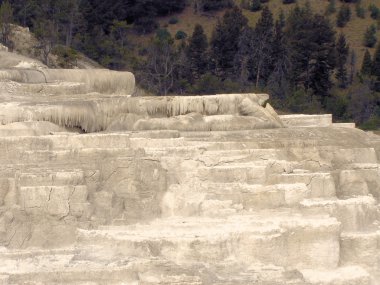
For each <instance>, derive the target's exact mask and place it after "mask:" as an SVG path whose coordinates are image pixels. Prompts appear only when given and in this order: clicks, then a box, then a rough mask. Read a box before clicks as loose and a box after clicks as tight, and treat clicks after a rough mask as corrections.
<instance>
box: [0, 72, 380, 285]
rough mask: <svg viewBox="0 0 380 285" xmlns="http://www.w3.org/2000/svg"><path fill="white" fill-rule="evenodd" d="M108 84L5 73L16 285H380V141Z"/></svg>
mask: <svg viewBox="0 0 380 285" xmlns="http://www.w3.org/2000/svg"><path fill="white" fill-rule="evenodd" d="M23 72H25V71H23ZM45 73H46V74H49V71H48V70H47V71H45ZM4 74H5V75H4ZM99 74H100V75H102V72H100V71H99V72H98V73H97V72H91V73H90V75H88V76H89V77H87V75H86V74H84V75H83V74H82V75H81V77H78V78H77V81H79V82H77V81H76V82H74V83H75V84H76V85H75V84H74V83H73V82H71V83H70V81H68V80H74V79H73V75H72V74H70V73H68V74H66V73H63V77H62V78H60V77H59V75H57V73H54V72H52V73H51V75H50V77H49V78H50V79H49V80H51V81H52V82H49V83H46V82H45V83H43V82H41V83H33V84H41V86H46V84H47V85H49V84H53V83H54V84H55V85H56V86H55V87H51V86H50V87H49V88H45V87H44V88H45V89H43V90H44V92H42V93H38V92H35V90H36V88H37V87H36V86H30V85H31V83H30V82H19V81H22V80H19V77H17V76H19V73H12V72H11V73H7V71H3V75H1V74H0V77H1V78H3V82H0V85H1V86H2V87H1V88H0V89H1V90H2V93H1V94H3V95H0V97H1V98H2V101H1V102H2V103H1V105H0V119H1V120H2V122H3V124H4V125H3V126H1V128H0V146H1V149H2V150H3V151H2V152H1V153H0V162H1V163H0V284H33V285H37V284H81V285H84V284H134V285H140V284H141V285H143V284H144V285H145V284H146V285H147V284H152V285H153V284H167V285H169V284H182V285H195V284H197V285H201V284H204V285H211V284H212V285H213V284H217V285H219V284H220V285H227V284H228V285H235V284H238V285H239V284H241V285H243V284H244V285H248V284H260V285H261V284H262V285H272V284H274V285H277V284H278V285H280V284H281V285H282V284H289V285H295V284H296V285H312V284H318V285H379V284H380V207H379V199H380V164H379V158H380V137H379V136H376V135H374V134H370V133H366V132H363V131H361V130H358V129H355V128H353V126H352V125H346V124H345V125H339V124H333V123H332V122H331V117H328V116H322V117H318V116H311V117H309V116H297V115H294V116H287V117H286V118H284V121H282V119H281V117H279V116H277V114H276V113H275V111H274V110H273V109H272V108H271V107H270V105H268V104H267V105H265V102H266V100H267V99H268V96H267V95H256V94H232V95H213V96H209V97H188V98H178V97H167V98H156V97H155V98H150V97H143V98H135V97H131V96H130V95H131V93H132V91H130V89H124V91H123V92H124V93H123V92H122V93H117V92H116V93H117V94H116V93H114V92H113V91H115V90H118V91H120V88H127V87H126V86H129V85H128V84H129V83H130V84H134V79H133V80H132V79H131V81H130V82H129V83H128V84H126V83H124V85H123V86H124V87H123V86H122V87H120V86H119V87H120V88H119V87H117V86H116V87H117V88H116V87H115V86H114V87H112V88H110V89H107V88H108V87H107V86H105V87H104V85H102V88H100V87H99V86H98V85H96V84H95V83H94V82H95V81H96V76H99ZM107 74H108V75H107V76H106V77H105V78H103V81H102V82H103V83H104V82H107V80H110V82H111V83H112V82H113V81H112V80H113V79H112V75H110V74H109V73H107ZM54 76H55V77H54ZM108 76H110V77H108ZM119 76H121V77H122V76H123V74H118V75H117V78H120V77H119ZM126 76H127V77H126V78H131V75H130V74H128V75H126ZM36 78H37V79H38V77H36ZM87 78H90V79H91V80H87ZM37 79H35V80H37ZM59 79H61V80H62V82H61V81H56V80H59ZM10 80H15V81H10ZM17 80H18V81H17ZM132 81H133V82H132ZM10 83H12V86H13V85H14V88H13V89H12V92H9V88H8V87H9V84H10ZM111 83H109V84H111ZM70 84H74V85H75V86H77V87H78V86H79V85H80V87H78V88H77V87H75V88H77V89H75V88H74V89H75V90H76V91H75V92H74V91H73V90H74V89H73V88H71V87H72V86H74V85H72V86H71V87H70V88H67V86H68V85H70ZM78 84H79V85H78ZM107 84H108V83H107ZM107 84H106V85H107ZM111 85H112V84H111ZM57 86H58V87H57ZM7 88H8V89H7ZM60 88H61V89H60ZM88 88H95V91H98V92H97V93H89V94H85V95H83V94H82V95H80V93H81V92H83V90H85V91H86V90H88ZM115 88H116V89H115ZM128 88H130V86H129V87H128ZM4 90H8V91H4ZM128 90H129V91H128ZM99 91H101V92H99ZM111 91H112V92H111ZM28 92H29V93H28ZM32 95H33V96H35V97H33V98H32V97H31V96H32ZM16 110H17V111H20V110H21V111H22V113H18V112H16V113H15V111H16ZM66 110H69V111H68V112H67V113H66ZM99 131H101V132H99Z"/></svg>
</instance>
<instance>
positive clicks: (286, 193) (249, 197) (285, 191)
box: [198, 183, 311, 209]
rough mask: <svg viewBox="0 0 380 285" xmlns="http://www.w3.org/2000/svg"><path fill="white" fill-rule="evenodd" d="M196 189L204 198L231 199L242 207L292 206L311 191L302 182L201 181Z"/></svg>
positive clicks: (308, 196)
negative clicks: (263, 183) (266, 183)
mask: <svg viewBox="0 0 380 285" xmlns="http://www.w3.org/2000/svg"><path fill="white" fill-rule="evenodd" d="M198 191H200V192H202V193H205V194H206V195H205V198H206V199H214V200H231V201H232V202H233V203H235V204H242V205H243V207H244V209H253V208H254V209H265V208H277V207H284V206H293V205H297V204H299V203H300V202H301V201H302V200H304V199H307V198H310V197H311V192H310V190H309V189H308V188H307V186H306V184H304V183H294V184H274V185H261V184H244V183H208V184H207V183H202V184H201V186H200V189H199V190H198Z"/></svg>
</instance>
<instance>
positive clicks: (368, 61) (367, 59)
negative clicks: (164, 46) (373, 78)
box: [360, 49, 372, 75]
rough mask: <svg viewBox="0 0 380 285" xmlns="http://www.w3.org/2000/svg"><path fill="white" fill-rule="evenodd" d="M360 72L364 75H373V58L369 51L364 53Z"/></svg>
mask: <svg viewBox="0 0 380 285" xmlns="http://www.w3.org/2000/svg"><path fill="white" fill-rule="evenodd" d="M360 72H361V74H363V75H371V73H372V58H371V54H370V53H369V51H368V49H367V50H366V51H365V53H364V58H363V63H362V68H361V71H360Z"/></svg>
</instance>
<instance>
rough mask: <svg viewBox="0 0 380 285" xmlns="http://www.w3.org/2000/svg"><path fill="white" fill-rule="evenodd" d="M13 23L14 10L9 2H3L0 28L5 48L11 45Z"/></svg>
mask: <svg viewBox="0 0 380 285" xmlns="http://www.w3.org/2000/svg"><path fill="white" fill-rule="evenodd" d="M12 23H13V9H12V6H11V4H10V3H9V1H8V0H6V1H3V3H2V4H1V6H0V28H1V36H2V42H3V44H4V45H5V46H9V45H10V40H9V37H10V35H11V24H12Z"/></svg>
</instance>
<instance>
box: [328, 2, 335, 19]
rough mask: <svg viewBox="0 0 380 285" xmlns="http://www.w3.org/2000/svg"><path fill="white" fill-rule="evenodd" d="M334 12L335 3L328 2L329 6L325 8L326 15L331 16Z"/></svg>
mask: <svg viewBox="0 0 380 285" xmlns="http://www.w3.org/2000/svg"><path fill="white" fill-rule="evenodd" d="M335 12H336V1H335V0H330V1H329V5H328V6H327V8H326V15H328V16H329V15H332V14H334V13H335Z"/></svg>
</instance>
